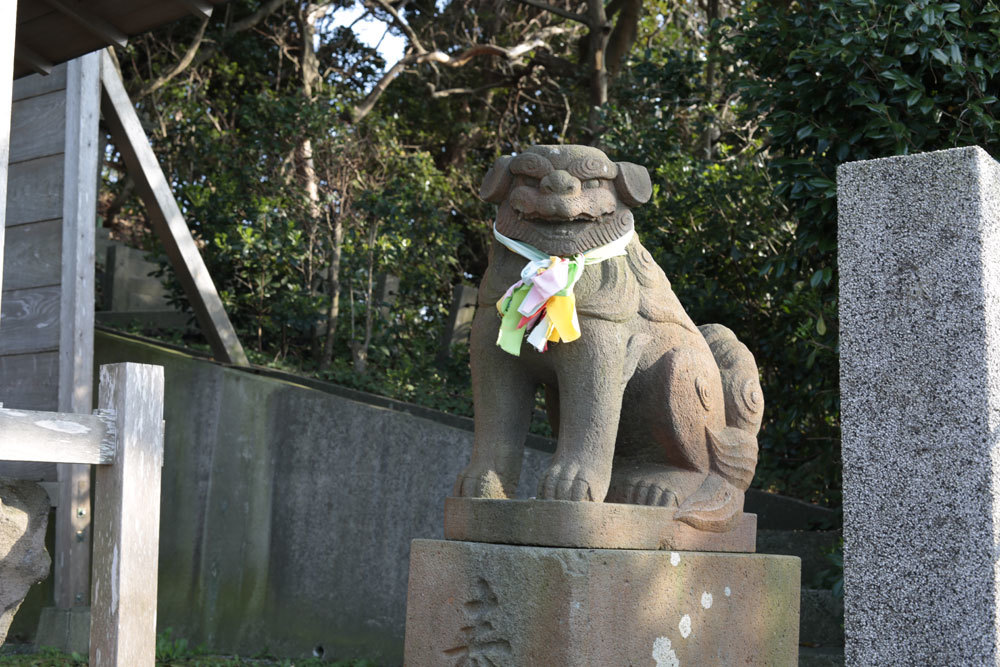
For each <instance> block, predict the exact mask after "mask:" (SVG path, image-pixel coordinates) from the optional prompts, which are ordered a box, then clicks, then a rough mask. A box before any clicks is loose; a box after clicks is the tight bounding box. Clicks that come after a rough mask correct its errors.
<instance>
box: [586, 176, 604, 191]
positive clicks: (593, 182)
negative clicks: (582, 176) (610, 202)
mask: <svg viewBox="0 0 1000 667" xmlns="http://www.w3.org/2000/svg"><path fill="white" fill-rule="evenodd" d="M583 187H584V189H585V190H593V189H594V188H599V187H601V179H599V178H591V179H589V180H586V181H584V182H583Z"/></svg>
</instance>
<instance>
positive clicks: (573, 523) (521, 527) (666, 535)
mask: <svg viewBox="0 0 1000 667" xmlns="http://www.w3.org/2000/svg"><path fill="white" fill-rule="evenodd" d="M674 513H675V510H674V509H670V508H666V507H649V506H646V505H623V504H618V503H587V502H574V501H570V500H492V499H487V498H448V499H446V500H445V503H444V536H445V538H446V539H449V540H462V541H466V542H490V543H493V544H519V545H526V546H545V547H572V548H580V549H654V550H656V549H661V550H662V549H670V550H674V551H735V552H741V553H753V552H754V551H756V544H757V515H755V514H744V515H743V516H742V517H741V518H740V520H739V522H738V523H737V524H736V526H735V527H734V528H733V529H732V530H731V531H729V532H727V533H711V532H708V531H704V530H698V529H697V528H694V527H692V526H689V525H688V524H686V523H683V522H681V521H676V520H674Z"/></svg>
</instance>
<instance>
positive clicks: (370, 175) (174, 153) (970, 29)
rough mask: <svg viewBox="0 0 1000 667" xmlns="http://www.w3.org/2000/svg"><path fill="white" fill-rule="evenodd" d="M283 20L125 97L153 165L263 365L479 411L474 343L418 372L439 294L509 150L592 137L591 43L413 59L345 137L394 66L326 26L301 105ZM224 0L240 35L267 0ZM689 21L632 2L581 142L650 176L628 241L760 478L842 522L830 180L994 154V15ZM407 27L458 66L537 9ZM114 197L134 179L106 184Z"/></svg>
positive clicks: (463, 253) (129, 58) (289, 19)
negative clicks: (735, 376)
mask: <svg viewBox="0 0 1000 667" xmlns="http://www.w3.org/2000/svg"><path fill="white" fill-rule="evenodd" d="M294 4H295V3H288V5H287V6H282V7H280V8H279V9H278V10H275V12H274V14H272V15H270V16H269V17H268V18H267V19H266V20H265V21H264V22H262V23H261V24H259V25H258V26H257V28H255V29H254V30H247V31H241V32H237V33H228V32H226V24H227V22H228V20H227V22H217V23H215V22H213V23H212V24H211V25H210V28H209V30H208V33H207V36H208V37H209V39H210V40H211V43H212V44H214V45H215V49H214V51H213V52H212V53H211V54H209V55H207V56H206V57H205V59H204V61H199V62H201V64H200V65H198V66H197V67H195V66H192V69H191V71H190V73H189V74H185V75H184V76H181V77H177V78H175V79H174V80H172V81H171V82H168V83H167V84H166V85H164V86H162V87H161V88H160V89H159V90H158V91H157V92H155V94H152V95H151V96H148V97H146V98H144V99H143V100H142V102H141V105H140V106H141V108H140V112H141V113H142V114H144V116H145V117H146V119H147V120H148V121H149V126H150V127H152V128H154V130H153V135H154V142H155V148H156V150H157V153H158V155H159V156H160V157H161V160H162V161H163V162H164V164H165V167H166V169H167V171H168V172H169V174H170V180H171V182H172V184H173V186H174V190H175V194H176V195H177V196H178V199H179V201H180V203H181V205H182V208H183V209H184V211H185V214H186V216H187V218H188V220H189V221H191V223H192V227H193V229H194V231H195V233H196V235H197V236H199V237H200V239H201V241H202V242H203V243H204V248H203V253H204V255H205V258H206V262H207V264H208V266H209V269H210V271H211V273H212V276H213V278H214V280H215V281H216V284H217V285H218V286H219V287H220V290H221V292H222V295H223V299H224V301H225V303H226V306H227V309H228V311H229V313H230V315H231V317H232V319H233V320H234V323H235V324H236V327H237V329H238V331H239V333H240V335H241V338H242V339H243V341H244V343H245V344H246V345H247V347H248V348H252V349H250V350H249V352H250V354H251V358H252V359H253V360H254V361H255V362H258V363H271V364H276V365H279V366H281V367H283V368H286V369H295V370H299V371H302V372H312V373H316V374H317V375H319V376H321V377H324V378H326V379H329V380H332V381H336V382H339V383H343V384H346V385H348V386H352V387H356V388H359V389H364V390H367V391H373V392H377V393H382V394H386V395H389V396H392V397H394V398H398V399H401V400H408V401H414V402H417V403H420V404H422V405H426V406H429V407H436V408H441V409H446V410H448V411H451V412H455V413H457V414H463V415H468V414H471V399H470V392H469V388H468V369H467V366H466V357H465V354H466V353H465V351H464V350H458V354H457V355H455V357H454V360H453V361H452V362H451V363H450V364H449V365H447V366H446V367H444V368H441V367H438V366H437V365H436V363H435V361H434V360H435V357H436V356H437V346H438V340H439V336H440V334H441V331H442V328H443V324H444V321H445V318H446V315H447V311H448V308H449V306H450V301H451V288H452V286H453V285H455V284H456V283H458V282H466V283H473V284H474V283H476V282H478V280H479V278H480V277H481V275H482V273H483V271H484V269H485V257H486V251H487V247H488V226H487V224H486V223H487V221H488V220H489V218H490V216H491V215H492V209H491V207H490V206H487V205H485V204H484V203H482V202H480V201H479V200H478V199H477V197H476V191H477V189H478V184H479V179H480V178H481V176H482V173H483V172H484V171H485V169H486V168H487V167H488V166H489V165H490V164H491V163H492V161H493V159H494V158H495V157H496V156H497V155H499V154H501V153H508V152H511V151H520V150H521V149H522V148H523V147H524V146H525V145H527V144H529V143H533V142H557V141H569V142H572V141H574V140H580V138H581V137H589V136H591V134H592V133H593V131H594V130H593V128H590V127H587V124H588V123H590V122H591V120H593V119H592V118H590V115H591V114H589V112H588V106H589V102H588V101H587V100H588V99H589V98H588V96H587V86H588V83H587V82H588V80H589V79H588V77H587V76H586V71H585V69H586V68H585V67H583V66H582V65H581V63H582V62H583V61H581V60H580V58H581V53H582V52H581V51H580V49H581V48H583V45H584V43H585V41H586V40H585V39H582V37H583V33H581V32H579V30H580V29H581V28H580V26H578V25H575V24H574V23H573V22H561V21H560V20H556V21H555V23H553V25H558V26H559V27H560V28H566V29H567V30H569V31H572V30H573V29H574V26H575V28H576V29H577V30H578V32H576V33H572V32H564V33H561V34H559V35H556V36H554V37H552V39H550V40H549V41H548V50H538V51H537V52H536V53H535V56H531V55H528V56H526V57H525V58H524V59H523V60H521V61H518V62H506V61H504V60H503V59H502V58H499V59H494V58H485V59H475V60H473V61H470V63H469V64H468V65H464V66H462V67H438V66H430V65H422V66H419V67H413V68H411V69H410V70H408V72H407V73H405V74H403V75H401V76H400V77H398V78H397V79H395V80H394V81H393V82H392V84H391V85H390V86H389V87H388V89H387V90H386V93H385V94H384V95H383V97H382V98H381V99H380V101H379V104H378V105H377V106H376V107H375V108H374V110H373V111H372V112H371V113H370V114H369V115H367V116H366V117H365V118H364V120H363V121H361V122H358V123H352V122H348V121H347V120H345V118H346V117H347V116H349V113H347V112H348V111H349V110H350V109H351V108H352V107H353V105H356V104H357V103H358V102H359V100H361V99H363V98H364V96H365V95H366V94H367V93H368V91H370V90H371V89H372V86H373V85H375V82H376V81H377V80H378V78H379V77H380V76H381V74H382V72H383V70H384V63H383V62H382V61H381V59H380V57H379V56H378V55H377V54H376V53H375V52H374V51H373V50H372V49H370V48H368V47H366V46H364V45H362V44H361V43H360V42H359V41H358V39H357V38H356V36H355V35H354V33H353V32H352V31H351V30H350V29H347V28H332V27H331V25H330V19H329V17H328V18H325V19H321V20H320V21H319V22H318V23H317V26H316V27H317V32H316V36H315V40H314V41H313V45H314V47H315V49H314V51H315V56H316V58H317V59H318V61H319V63H320V67H319V69H318V73H319V75H320V80H319V81H318V82H316V83H315V85H312V86H311V88H310V90H311V93H309V94H307V93H306V90H305V88H304V85H303V80H304V79H303V76H304V74H303V72H304V69H303V68H304V65H303V63H304V62H305V60H304V59H303V57H302V55H303V54H302V52H301V45H302V43H303V42H302V34H301V31H300V28H301V26H300V25H299V21H300V16H299V15H298V14H297V13H296V11H295V7H294V6H293V5H294ZM337 4H338V6H339V4H342V3H337ZM228 7H229V10H228V12H227V16H228V15H229V14H230V13H231V16H230V19H231V20H239V19H240V18H241V17H247V16H249V15H250V14H252V13H253V12H254V11H255V10H256V9H257V8H258V7H259V3H256V2H253V1H252V0H235V1H234V2H232V3H230V5H228ZM704 12H705V10H704V9H703V8H699V6H697V5H695V4H694V3H669V2H666V1H665V0H650V1H649V2H647V3H644V4H643V14H642V16H641V17H640V19H639V21H638V23H637V26H636V27H637V31H638V32H637V35H636V39H635V46H634V48H633V50H632V53H631V54H630V55H629V56H627V58H626V61H625V64H624V67H623V69H622V71H621V73H619V74H617V75H615V76H614V77H613V85H612V88H611V91H610V96H609V97H610V100H611V101H610V102H609V103H608V104H607V105H606V106H605V107H603V108H602V109H600V111H599V113H598V114H597V115H596V119H597V121H598V124H599V125H600V128H599V130H597V132H598V134H600V142H601V143H602V144H603V147H605V148H607V150H608V152H609V154H611V155H612V156H613V157H614V158H615V159H619V160H630V161H633V162H636V163H639V164H643V165H646V166H647V167H648V168H649V170H650V172H651V174H652V176H653V181H654V194H653V197H652V200H651V201H650V202H649V203H648V204H646V205H644V206H642V207H639V208H638V209H637V210H636V226H637V229H638V231H639V234H640V236H641V238H642V240H643V243H644V244H646V246H647V247H648V248H649V249H650V251H651V252H652V253H653V255H654V257H655V258H656V260H657V261H658V262H659V263H660V265H661V266H662V267H663V268H664V270H665V272H666V274H667V276H668V277H669V278H670V280H671V281H672V284H673V287H674V289H675V291H676V292H677V294H678V296H679V298H680V299H681V302H682V303H683V304H684V305H685V307H686V308H687V309H688V311H689V312H690V314H691V315H692V317H693V318H694V320H695V321H696V322H699V323H707V322H719V323H722V324H724V325H726V326H729V327H730V328H732V329H733V330H734V331H735V332H736V333H737V335H739V336H740V338H741V339H743V340H744V341H746V342H747V344H748V346H749V347H750V348H751V350H752V351H753V352H754V354H755V355H756V357H757V360H758V363H759V365H760V368H761V374H762V382H763V385H764V392H765V401H766V403H767V408H766V414H765V424H764V427H763V430H762V432H761V435H760V438H759V441H760V447H761V451H760V463H759V466H758V472H757V478H756V480H755V484H756V485H758V486H761V487H763V488H766V489H770V490H775V491H779V492H782V493H786V494H789V495H793V496H797V497H800V498H804V499H807V500H812V501H816V502H821V503H824V504H828V505H833V506H836V505H838V504H839V502H840V473H839V470H840V451H839V392H838V386H837V378H838V340H839V337H838V333H839V332H838V318H837V298H836V297H837V272H836V184H835V181H836V167H837V165H838V164H841V163H843V162H846V161H851V160H859V159H867V158H873V157H882V156H888V155H897V154H906V153H912V152H915V151H926V150H934V149H939V148H948V147H952V146H960V145H969V144H979V145H982V146H984V147H985V148H986V149H987V150H989V151H991V152H992V153H994V154H995V155H996V154H998V153H1000V140H998V136H1000V135H998V129H1000V128H998V125H997V117H998V113H1000V102H998V100H997V97H996V95H997V91H998V90H1000V11H998V9H997V4H996V1H995V0H989V1H978V2H973V1H972V0H965V1H964V2H954V3H935V2H928V1H927V0H919V1H916V2H908V1H905V0H887V1H875V0H871V1H869V0H824V1H822V2H792V3H791V4H787V3H766V2H751V3H744V4H742V5H740V9H739V10H738V11H736V12H735V13H733V14H731V15H730V16H729V17H728V18H727V19H725V20H724V21H715V22H711V21H709V20H708V19H707V17H706V16H705V13H704ZM405 18H406V21H407V23H408V24H409V26H410V27H411V28H412V29H413V30H415V31H416V32H417V33H419V34H420V35H421V39H422V40H423V43H424V45H425V46H427V47H428V48H431V47H432V46H433V48H445V49H446V50H447V49H449V48H450V49H451V51H450V52H451V53H456V52H457V50H458V48H459V46H460V45H462V44H466V42H467V41H468V40H469V39H473V41H478V42H480V43H487V42H488V43H491V44H496V45H499V46H503V45H514V44H516V43H518V41H519V40H521V39H523V37H524V35H525V34H529V33H530V32H531V31H532V30H534V29H535V28H536V27H537V26H538V25H540V24H539V22H541V23H542V24H546V23H547V22H548V21H549V20H550V19H552V17H551V16H546V13H545V12H544V11H540V10H538V9H537V8H531V7H527V6H522V5H521V4H520V3H501V4H496V3H491V2H480V1H479V0H461V1H459V0H452V1H451V2H447V3H431V2H419V3H411V4H410V5H408V6H407V8H406V10H405ZM616 20H617V18H616ZM229 24H230V25H231V22H229ZM196 27H197V23H196V22H195V21H194V20H193V19H192V20H191V21H188V22H187V23H181V24H178V26H177V27H173V28H170V32H169V34H167V35H161V36H160V37H157V38H155V39H151V40H147V38H139V39H137V40H135V41H134V42H133V44H134V45H133V46H132V47H130V50H129V51H127V52H125V53H124V54H123V61H125V62H124V63H123V64H124V65H126V66H124V67H123V71H124V72H125V73H126V77H127V79H128V83H129V86H130V89H132V90H136V89H141V88H142V87H143V86H144V85H145V82H146V81H148V80H151V79H153V78H155V77H156V76H157V75H158V74H160V73H162V72H163V71H164V70H166V69H168V68H170V67H171V66H172V65H173V64H174V62H175V61H176V54H177V53H180V52H182V51H183V48H181V47H180V45H184V44H187V43H188V41H189V40H190V39H191V35H192V34H193V32H194V31H195V29H196ZM160 39H162V40H163V42H164V43H172V44H173V46H172V48H170V49H164V48H162V47H161V45H160V42H158V41H157V40H160ZM449 44H452V45H453V47H449V46H447V45H449ZM543 51H544V53H543ZM543 56H544V57H543ZM446 92H447V94H445V93H446ZM305 139H308V147H309V149H310V150H311V155H312V158H311V162H310V161H309V160H307V159H306V157H305V154H304V153H303V150H304V148H305V147H306V143H305V142H304V140H305ZM310 169H312V170H313V172H310V171H309V170H310ZM311 174H314V176H315V178H312V176H311ZM310 181H311V182H312V183H313V184H314V185H315V186H316V191H318V194H317V195H316V196H315V197H314V196H313V194H312V193H311V191H310V189H309V184H310ZM108 189H109V191H110V193H111V194H121V193H123V192H126V191H127V190H126V183H125V181H124V179H121V178H115V177H114V175H113V174H109V178H108ZM124 210H127V211H131V212H132V213H133V214H135V212H136V211H138V210H139V209H138V208H137V207H135V206H132V208H128V207H126V209H124ZM338 230H339V231H338ZM337 262H339V264H337ZM334 266H337V267H338V268H337V269H336V271H335V270H334V268H333V267H334ZM385 274H393V275H395V276H398V277H399V279H400V290H399V294H398V296H397V297H396V299H395V301H394V302H393V303H392V304H391V307H388V306H387V305H386V304H383V303H380V302H379V295H378V293H377V290H376V289H375V286H376V284H377V282H378V277H379V276H380V275H385ZM335 297H339V302H338V303H339V306H338V307H339V312H338V313H337V316H336V317H335V318H333V319H332V320H331V321H328V315H329V313H330V312H331V311H330V309H331V306H332V305H333V303H334V301H335ZM328 325H329V327H328ZM324 345H325V346H326V347H327V348H328V349H329V351H330V352H332V356H331V359H330V360H329V361H328V362H327V361H326V360H324V356H325V355H324V354H323V353H322V352H323V347H324ZM534 428H535V430H536V432H543V431H544V429H543V428H540V427H538V425H537V423H536V425H535V427H534Z"/></svg>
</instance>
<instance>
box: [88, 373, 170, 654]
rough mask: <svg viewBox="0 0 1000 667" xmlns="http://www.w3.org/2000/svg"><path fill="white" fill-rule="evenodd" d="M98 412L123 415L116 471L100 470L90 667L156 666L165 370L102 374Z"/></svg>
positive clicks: (118, 420) (112, 468)
mask: <svg viewBox="0 0 1000 667" xmlns="http://www.w3.org/2000/svg"><path fill="white" fill-rule="evenodd" d="M99 405H100V406H101V408H102V409H104V410H111V411H113V412H114V413H115V415H116V422H115V426H116V430H117V433H118V435H119V443H120V446H119V448H118V456H117V458H116V460H115V464H114V465H112V466H101V467H99V468H97V479H96V487H95V488H96V494H95V507H96V508H97V514H96V516H95V517H94V577H93V579H94V586H93V604H92V606H91V608H90V609H91V611H90V618H91V623H90V664H91V665H92V667H104V666H105V665H109V666H110V665H115V666H118V665H152V664H154V662H155V659H156V575H157V556H158V553H157V552H158V546H159V531H160V467H161V465H162V464H163V430H162V419H163V368H162V367H161V366H149V365H145V364H111V365H108V366H102V367H101V389H100V401H99Z"/></svg>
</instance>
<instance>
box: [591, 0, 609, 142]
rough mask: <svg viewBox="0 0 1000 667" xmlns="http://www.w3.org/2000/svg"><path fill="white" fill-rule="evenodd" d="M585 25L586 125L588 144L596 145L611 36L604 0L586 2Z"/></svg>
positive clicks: (601, 131) (606, 91)
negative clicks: (586, 35)
mask: <svg viewBox="0 0 1000 667" xmlns="http://www.w3.org/2000/svg"><path fill="white" fill-rule="evenodd" d="M587 23H588V25H589V26H590V34H589V36H588V44H587V59H588V62H587V66H588V69H589V70H590V112H589V114H588V116H587V124H588V125H589V130H590V143H591V145H594V144H596V143H597V142H598V141H599V139H600V136H601V134H602V133H603V128H600V127H599V125H600V120H601V110H602V109H603V107H604V105H605V104H607V103H608V64H607V58H606V56H607V49H608V38H609V37H610V36H611V24H610V23H608V17H607V14H606V13H605V11H604V0H587Z"/></svg>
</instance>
